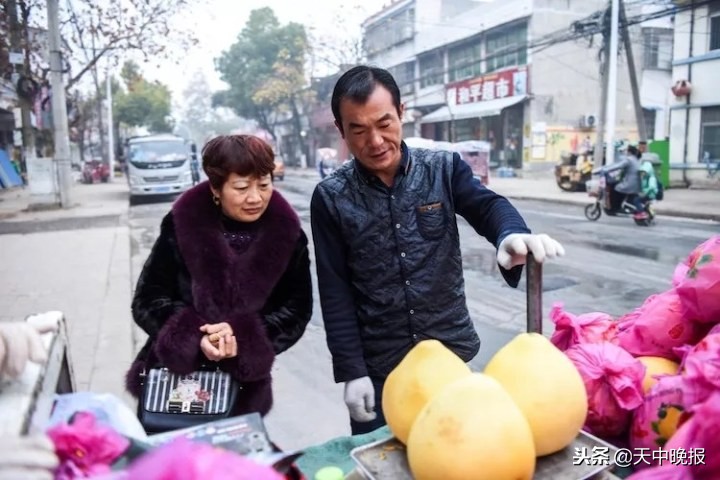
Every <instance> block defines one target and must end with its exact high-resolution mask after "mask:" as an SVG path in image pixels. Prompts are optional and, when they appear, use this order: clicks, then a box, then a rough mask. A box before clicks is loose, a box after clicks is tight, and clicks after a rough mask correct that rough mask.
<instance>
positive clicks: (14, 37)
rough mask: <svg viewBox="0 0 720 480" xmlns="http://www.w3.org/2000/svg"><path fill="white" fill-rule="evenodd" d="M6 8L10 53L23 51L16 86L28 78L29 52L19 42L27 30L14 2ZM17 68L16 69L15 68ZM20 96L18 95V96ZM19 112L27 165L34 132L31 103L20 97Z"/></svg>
mask: <svg viewBox="0 0 720 480" xmlns="http://www.w3.org/2000/svg"><path fill="white" fill-rule="evenodd" d="M7 8H8V23H9V27H10V51H11V52H17V53H19V52H23V51H24V55H23V57H24V62H23V63H22V68H20V69H18V70H20V71H19V72H18V74H16V75H14V76H13V83H15V84H17V79H18V78H19V77H20V76H21V75H24V76H25V77H30V52H29V48H30V46H29V45H25V46H24V48H23V45H22V40H21V33H22V31H23V30H24V29H27V25H21V24H20V22H19V21H18V11H17V9H18V5H17V1H16V0H8V2H7ZM16 68H17V67H16ZM19 96H20V95H19ZM19 100H20V112H21V117H20V118H21V120H22V125H20V128H21V129H22V143H23V152H24V158H25V164H26V165H27V163H28V162H27V159H28V158H30V159H34V158H35V157H36V153H35V132H34V131H33V126H32V115H31V111H30V109H31V107H32V103H31V101H30V100H29V99H26V98H23V97H22V96H20V99H19Z"/></svg>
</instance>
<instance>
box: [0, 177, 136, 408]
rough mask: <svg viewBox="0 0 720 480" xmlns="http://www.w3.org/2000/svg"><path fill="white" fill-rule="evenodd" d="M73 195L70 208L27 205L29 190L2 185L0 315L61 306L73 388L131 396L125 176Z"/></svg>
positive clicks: (75, 188)
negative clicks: (127, 387) (127, 388)
mask: <svg viewBox="0 0 720 480" xmlns="http://www.w3.org/2000/svg"><path fill="white" fill-rule="evenodd" d="M72 195H73V196H72V197H71V198H72V203H73V205H75V206H73V207H72V208H68V209H56V210H47V211H27V208H28V205H29V204H30V203H31V198H30V194H29V191H28V190H27V189H13V190H9V191H0V291H2V296H0V321H13V320H21V319H23V318H24V317H26V316H27V315H29V314H31V313H36V312H43V311H47V310H60V311H62V312H63V313H64V314H65V317H66V319H67V323H68V334H69V340H70V355H71V357H70V359H71V362H72V364H73V368H74V374H75V380H76V384H77V388H78V389H79V390H92V391H94V392H97V393H112V394H115V395H117V396H119V397H120V398H125V399H126V400H128V399H129V397H128V396H127V395H126V394H125V393H124V387H123V373H124V371H125V370H126V369H127V368H128V366H129V364H130V361H131V355H132V353H133V351H132V338H131V337H132V330H131V329H132V321H131V317H130V311H129V305H130V292H131V284H130V281H131V279H130V242H129V232H128V225H127V223H128V222H127V215H128V188H127V182H126V181H125V180H124V179H120V178H119V179H116V180H115V182H114V183H109V184H97V185H81V184H75V185H74V186H73V190H72Z"/></svg>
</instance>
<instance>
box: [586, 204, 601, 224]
mask: <svg viewBox="0 0 720 480" xmlns="http://www.w3.org/2000/svg"><path fill="white" fill-rule="evenodd" d="M601 215H602V208H600V204H599V203H597V202H596V203H591V204H590V205H587V206H586V207H585V218H587V219H588V220H590V221H591V222H595V221H597V220H598V219H600V216H601Z"/></svg>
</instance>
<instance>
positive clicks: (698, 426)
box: [628, 391, 720, 480]
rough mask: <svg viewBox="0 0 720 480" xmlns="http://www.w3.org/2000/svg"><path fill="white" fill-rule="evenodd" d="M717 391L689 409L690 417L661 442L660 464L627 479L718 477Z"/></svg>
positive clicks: (719, 414)
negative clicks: (662, 451) (665, 441)
mask: <svg viewBox="0 0 720 480" xmlns="http://www.w3.org/2000/svg"><path fill="white" fill-rule="evenodd" d="M718 419H720V391H716V392H714V393H713V394H712V395H711V396H710V397H709V398H708V399H707V400H706V401H705V402H703V403H701V404H699V405H697V406H696V407H694V408H693V409H692V417H691V418H690V419H689V420H688V421H686V422H685V423H683V424H682V426H680V428H678V430H677V432H676V433H675V435H673V437H672V439H670V441H669V442H668V443H667V444H666V445H665V450H666V452H667V458H663V460H662V465H660V466H658V467H655V468H649V469H646V470H643V471H641V472H639V473H635V474H633V475H631V476H629V477H628V480H717V479H719V478H720V455H718V452H720V421H719V420H718Z"/></svg>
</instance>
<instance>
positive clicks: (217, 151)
mask: <svg viewBox="0 0 720 480" xmlns="http://www.w3.org/2000/svg"><path fill="white" fill-rule="evenodd" d="M274 160H275V153H274V152H273V149H272V147H271V146H270V145H269V144H268V143H267V142H265V141H264V140H263V139H261V138H259V137H256V136H254V135H220V136H217V137H215V138H213V139H212V140H210V141H209V142H207V143H206V144H205V146H204V147H203V149H202V166H203V170H204V171H205V174H206V175H207V176H208V180H209V181H210V185H212V186H213V187H214V188H216V189H218V190H219V189H221V188H222V186H223V185H224V184H225V182H226V181H227V179H228V177H229V176H230V174H231V173H236V174H238V175H240V176H242V177H257V178H260V177H264V176H265V175H268V174H272V172H273V170H274V169H275V162H274Z"/></svg>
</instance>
